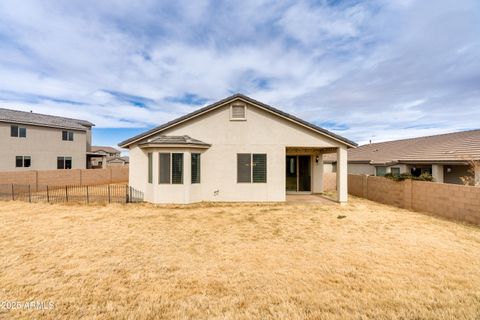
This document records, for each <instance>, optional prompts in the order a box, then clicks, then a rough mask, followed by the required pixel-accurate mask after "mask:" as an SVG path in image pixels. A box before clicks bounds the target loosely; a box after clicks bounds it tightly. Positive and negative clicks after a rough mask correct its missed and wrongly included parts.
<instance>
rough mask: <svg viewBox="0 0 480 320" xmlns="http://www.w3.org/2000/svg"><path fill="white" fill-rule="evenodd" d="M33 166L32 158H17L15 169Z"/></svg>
mask: <svg viewBox="0 0 480 320" xmlns="http://www.w3.org/2000/svg"><path fill="white" fill-rule="evenodd" d="M31 165H32V158H30V156H16V157H15V167H17V168H29V167H30V166H31Z"/></svg>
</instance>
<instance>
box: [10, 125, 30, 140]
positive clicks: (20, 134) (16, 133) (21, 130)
mask: <svg viewBox="0 0 480 320" xmlns="http://www.w3.org/2000/svg"><path fill="white" fill-rule="evenodd" d="M10 136H11V137H17V138H26V137H27V128H25V127H19V126H16V125H12V126H10Z"/></svg>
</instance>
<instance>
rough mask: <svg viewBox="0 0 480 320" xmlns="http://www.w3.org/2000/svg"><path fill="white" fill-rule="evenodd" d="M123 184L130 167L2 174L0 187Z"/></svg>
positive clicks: (0, 174)
mask: <svg viewBox="0 0 480 320" xmlns="http://www.w3.org/2000/svg"><path fill="white" fill-rule="evenodd" d="M122 182H125V183H127V182H128V167H109V168H106V169H71V170H30V171H6V172H0V185H1V184H12V183H13V184H17V185H31V186H39V185H49V186H65V185H76V186H87V185H99V184H110V183H122Z"/></svg>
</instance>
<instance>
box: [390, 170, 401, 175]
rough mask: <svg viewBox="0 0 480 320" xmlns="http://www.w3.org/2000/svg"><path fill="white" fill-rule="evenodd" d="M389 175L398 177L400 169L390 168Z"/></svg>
mask: <svg viewBox="0 0 480 320" xmlns="http://www.w3.org/2000/svg"><path fill="white" fill-rule="evenodd" d="M390 173H391V174H392V175H394V176H399V175H400V168H390Z"/></svg>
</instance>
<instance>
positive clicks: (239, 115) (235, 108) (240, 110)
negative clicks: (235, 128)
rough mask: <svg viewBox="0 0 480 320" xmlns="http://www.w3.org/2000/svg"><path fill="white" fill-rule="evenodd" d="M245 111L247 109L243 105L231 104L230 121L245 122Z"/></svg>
mask: <svg viewBox="0 0 480 320" xmlns="http://www.w3.org/2000/svg"><path fill="white" fill-rule="evenodd" d="M246 109H247V107H246V106H245V105H244V104H233V105H232V107H231V114H230V119H231V120H245V119H246Z"/></svg>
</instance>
